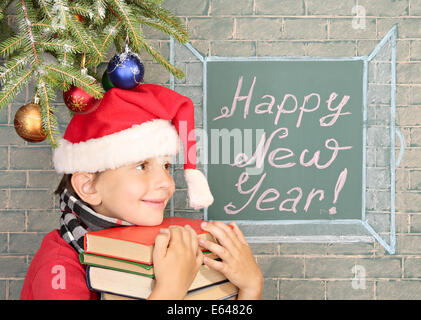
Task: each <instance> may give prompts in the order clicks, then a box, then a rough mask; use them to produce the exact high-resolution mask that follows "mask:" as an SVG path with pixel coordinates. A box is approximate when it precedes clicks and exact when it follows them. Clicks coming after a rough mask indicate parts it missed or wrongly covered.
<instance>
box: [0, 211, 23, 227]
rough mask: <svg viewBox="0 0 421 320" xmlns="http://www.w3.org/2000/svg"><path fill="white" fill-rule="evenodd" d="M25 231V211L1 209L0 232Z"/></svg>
mask: <svg viewBox="0 0 421 320" xmlns="http://www.w3.org/2000/svg"><path fill="white" fill-rule="evenodd" d="M22 231H25V211H22V210H0V232H22Z"/></svg>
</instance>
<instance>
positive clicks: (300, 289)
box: [279, 280, 325, 300]
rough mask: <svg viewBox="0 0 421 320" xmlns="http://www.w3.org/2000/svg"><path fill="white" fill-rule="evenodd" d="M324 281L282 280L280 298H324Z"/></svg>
mask: <svg viewBox="0 0 421 320" xmlns="http://www.w3.org/2000/svg"><path fill="white" fill-rule="evenodd" d="M324 295H325V285H324V281H319V280H280V281H279V299H280V300H323V299H324Z"/></svg>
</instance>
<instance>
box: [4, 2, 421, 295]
mask: <svg viewBox="0 0 421 320" xmlns="http://www.w3.org/2000/svg"><path fill="white" fill-rule="evenodd" d="M164 5H165V6H166V7H167V8H168V9H170V10H172V11H173V12H175V13H176V15H177V16H179V17H180V18H181V20H182V21H183V22H185V23H186V25H187V27H188V30H189V32H190V34H191V38H190V42H191V44H192V45H193V47H195V48H196V49H197V50H198V51H199V52H200V53H201V54H202V55H220V56H283V55H285V56H304V55H308V56H350V57H351V56H356V55H367V54H369V53H370V52H371V51H372V50H373V49H374V47H375V46H376V45H377V44H378V42H379V40H380V39H381V38H382V37H383V36H384V35H385V34H386V33H387V32H388V31H389V29H390V28H391V26H392V25H393V24H397V25H398V39H397V83H398V85H397V100H396V105H397V111H396V112H397V113H396V122H397V126H398V127H399V128H400V130H401V131H402V132H403V133H404V135H405V140H406V144H407V149H406V153H405V156H404V158H403V161H402V163H401V165H400V168H398V169H397V171H396V232H397V252H396V254H395V255H392V256H391V255H388V254H387V253H386V252H385V250H384V248H383V247H382V246H381V245H379V244H378V243H354V244H338V243H278V244H274V243H270V244H252V245H251V246H252V249H253V252H254V254H255V256H256V260H257V262H258V264H259V265H260V266H261V268H262V270H263V273H264V276H265V280H264V294H263V297H264V298H265V299H421V166H420V160H419V159H421V142H420V138H421V105H420V102H421V89H420V88H421V87H420V84H421V72H420V71H421V2H420V1H418V0H378V1H371V0H344V1H335V0H239V1H229V0H224V1H223V0H167V1H166V2H165V3H164ZM355 5H360V6H363V7H364V9H365V13H366V19H365V29H353V28H352V20H353V18H354V16H355V13H353V12H352V8H353V7H354V6H355ZM144 31H145V34H146V36H147V38H148V39H150V41H151V43H152V44H153V46H154V47H155V48H157V49H158V50H160V51H161V52H162V53H163V55H164V56H167V57H169V41H168V38H167V37H166V36H164V35H162V34H160V33H157V32H155V31H152V30H150V29H148V28H145V30H144ZM144 60H145V63H146V76H145V81H146V82H151V83H160V84H166V85H168V84H169V75H168V73H167V72H166V71H165V70H164V69H163V68H162V67H161V66H159V65H157V64H156V63H155V62H153V61H152V60H151V59H150V58H149V57H148V56H144ZM188 66H189V67H188V68H186V70H185V71H186V73H187V74H188V75H191V76H189V77H187V79H189V80H181V81H180V82H177V85H179V88H181V90H184V91H183V93H184V94H187V95H192V96H193V98H194V100H195V99H196V97H197V96H200V94H198V92H197V90H198V89H197V88H196V89H195V88H194V87H193V88H192V87H188V86H185V87H183V86H184V85H189V83H185V82H183V81H193V82H196V83H190V85H192V84H196V85H201V83H200V81H201V79H200V77H198V76H197V73H198V69H197V66H195V65H188ZM32 89H33V88H32V87H31V85H29V86H28V87H27V88H25V90H23V92H22V93H21V94H20V95H19V96H18V97H17V98H16V99H15V101H14V102H13V103H11V104H10V105H9V106H7V108H5V109H4V110H2V111H1V112H0V299H18V298H19V294H20V289H21V287H22V283H23V279H24V277H25V273H26V270H27V267H28V264H29V262H30V260H31V258H32V256H33V255H34V253H35V252H36V250H37V248H38V247H39V244H40V242H41V239H42V237H43V236H44V235H45V233H47V232H49V231H50V230H51V229H53V228H56V227H57V225H58V214H57V199H56V198H55V197H54V196H53V194H52V192H53V190H54V188H55V186H56V184H57V183H58V181H59V178H60V177H58V176H57V175H56V174H55V172H54V170H53V168H52V164H51V150H50V147H49V146H48V144H46V143H41V144H31V143H27V142H24V141H23V140H22V139H20V138H19V137H18V136H17V135H16V134H15V132H14V129H13V117H14V114H15V112H16V110H17V109H18V108H19V107H20V106H21V105H22V104H24V103H27V102H29V101H30V99H31V98H32V92H33V90H32ZM58 97H60V96H58ZM196 102H197V103H198V110H197V114H196V118H197V120H198V125H199V126H201V125H202V123H201V117H202V111H201V109H200V108H201V105H200V103H201V101H200V99H198V101H196ZM56 105H57V110H58V117H59V120H60V123H61V126H62V127H63V128H65V125H66V123H67V122H68V120H69V114H68V112H67V110H66V108H65V106H64V105H63V102H62V99H61V98H59V99H58V100H57V102H56ZM174 176H175V180H176V184H177V190H176V193H175V194H174V204H175V212H176V214H177V215H185V216H196V217H197V213H195V212H194V211H191V210H189V209H188V203H187V191H186V185H185V181H184V178H183V175H182V170H181V168H180V167H177V168H176V170H175V174H174ZM356 266H360V267H363V268H364V270H365V279H366V282H365V286H364V288H361V287H360V288H358V286H357V288H354V287H355V283H353V278H354V272H353V270H354V268H355V267H356Z"/></svg>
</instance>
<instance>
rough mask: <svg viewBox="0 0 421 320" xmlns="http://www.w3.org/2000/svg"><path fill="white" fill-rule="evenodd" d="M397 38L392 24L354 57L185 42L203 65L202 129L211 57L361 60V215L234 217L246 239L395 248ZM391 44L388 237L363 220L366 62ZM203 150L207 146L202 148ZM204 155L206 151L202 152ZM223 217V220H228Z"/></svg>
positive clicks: (172, 53) (172, 55)
mask: <svg viewBox="0 0 421 320" xmlns="http://www.w3.org/2000/svg"><path fill="white" fill-rule="evenodd" d="M396 38H397V26H396V25H394V26H393V27H392V28H391V29H390V31H389V32H388V33H387V34H386V35H385V36H384V37H383V39H382V40H381V41H380V42H379V44H378V45H377V46H376V47H375V49H374V50H373V51H372V52H371V53H370V55H368V56H356V57H310V56H304V57H258V56H256V57H217V56H202V55H201V54H200V53H199V52H198V51H197V50H196V49H195V48H194V47H193V46H192V45H191V44H190V43H187V44H186V45H185V48H187V49H188V50H189V51H190V52H191V53H192V54H193V55H194V56H195V57H196V58H197V59H198V60H199V61H200V63H202V65H203V80H202V81H203V109H204V110H203V129H204V131H205V132H207V63H208V62H214V61H355V60H362V61H363V63H364V70H363V79H362V81H363V105H364V125H363V127H364V129H363V185H362V191H363V194H362V200H363V205H362V219H361V220H359V219H348V220H310V221H309V220H262V221H258V220H236V223H237V224H238V225H239V226H240V228H241V229H242V231H243V232H244V234H245V236H246V239H247V241H248V242H249V243H280V242H300V243H302V242H308V243H356V242H368V243H372V242H373V241H374V239H375V240H377V241H378V242H379V243H380V244H381V245H382V246H383V247H384V248H385V249H386V251H387V252H388V253H389V254H394V253H395V250H396V248H395V247H396V232H395V170H396V168H397V167H399V164H400V162H401V160H402V157H403V154H404V150H405V141H404V137H403V135H402V133H401V132H400V131H399V129H398V128H396V127H395V112H396V103H395V98H396ZM388 41H389V42H390V43H391V45H392V47H391V70H390V72H391V81H390V96H391V99H390V152H391V154H390V184H391V186H390V221H389V222H390V224H389V226H390V230H389V233H388V237H387V236H386V237H385V236H384V235H380V232H377V231H376V226H373V225H371V224H370V223H369V222H368V221H366V217H365V211H366V203H365V201H366V194H365V193H366V192H367V186H366V183H367V182H366V157H367V155H366V143H367V127H366V122H367V86H368V64H369V63H370V62H371V61H372V60H373V59H374V58H375V57H376V55H377V54H378V52H379V51H380V50H381V49H382V47H383V46H384V45H385V43H386V42H388ZM175 50H176V48H175V42H174V40H173V39H172V38H171V40H170V62H171V63H172V64H174V63H176V61H175ZM170 87H171V88H172V89H175V79H174V77H173V76H171V78H170ZM395 134H396V135H397V136H398V138H399V140H400V150H399V155H398V159H397V160H395V146H396V143H395ZM204 152H205V153H206V152H207V150H204ZM205 157H206V159H207V154H206V155H205ZM204 173H205V175H206V176H207V165H206V164H205V166H204ZM171 215H174V202H173V200H172V202H171ZM203 218H204V219H205V220H208V214H207V209H204V216H203ZM229 221H230V220H226V221H224V220H223V222H229Z"/></svg>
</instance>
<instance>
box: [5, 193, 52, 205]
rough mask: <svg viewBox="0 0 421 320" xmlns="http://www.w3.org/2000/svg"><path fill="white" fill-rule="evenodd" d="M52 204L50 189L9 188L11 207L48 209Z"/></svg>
mask: <svg viewBox="0 0 421 320" xmlns="http://www.w3.org/2000/svg"><path fill="white" fill-rule="evenodd" d="M52 206H53V196H52V193H51V191H46V190H28V189H24V190H11V191H10V208H11V209H15V208H16V209H48V208H52Z"/></svg>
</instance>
